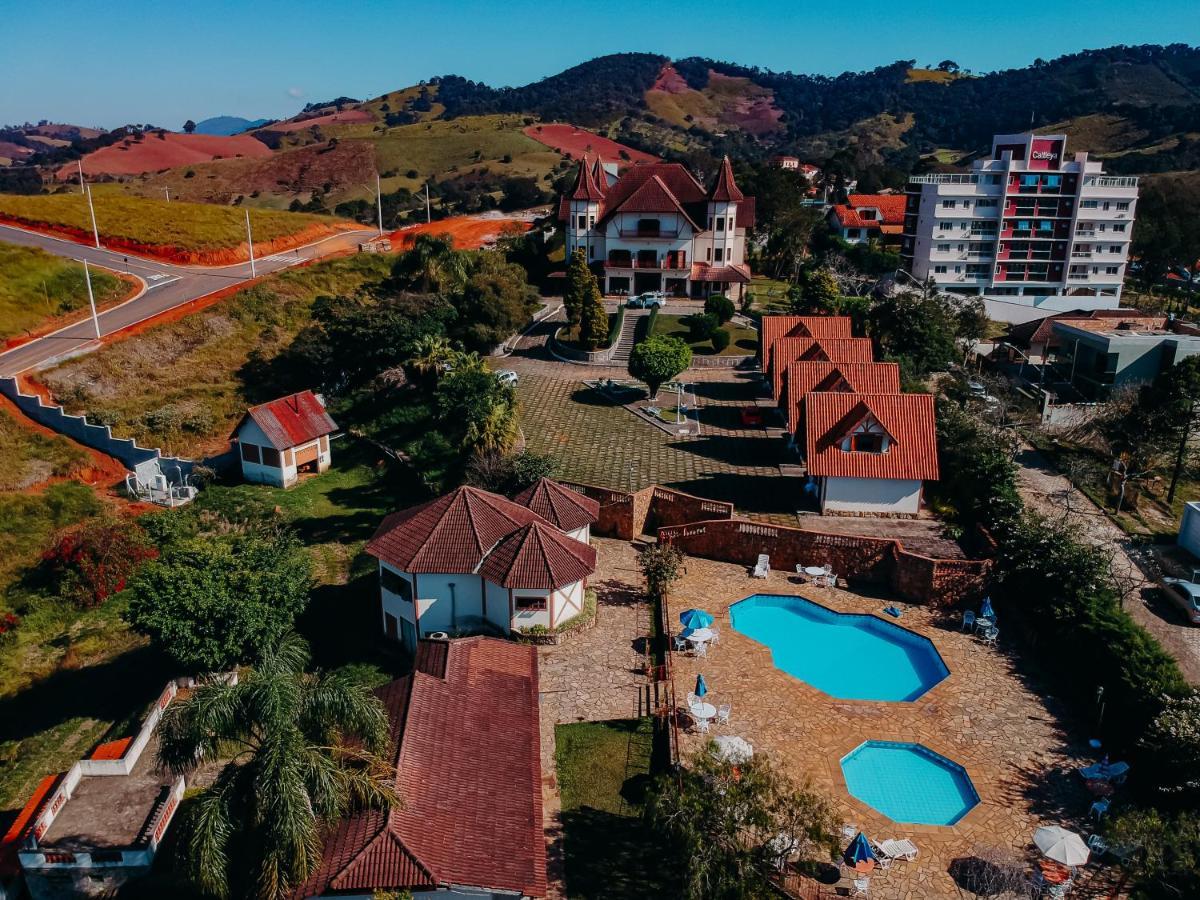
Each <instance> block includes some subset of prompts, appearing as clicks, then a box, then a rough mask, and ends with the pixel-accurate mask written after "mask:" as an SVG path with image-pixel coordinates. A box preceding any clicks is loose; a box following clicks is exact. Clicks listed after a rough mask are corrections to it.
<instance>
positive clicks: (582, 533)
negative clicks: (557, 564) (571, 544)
mask: <svg viewBox="0 0 1200 900" xmlns="http://www.w3.org/2000/svg"><path fill="white" fill-rule="evenodd" d="M567 537H571V538H574V539H575V540H577V541H579V542H580V543H581V544H590V543H591V542H592V526H591V525H584V526H583V527H582V528H576V529H575V530H574V531H568V532H567Z"/></svg>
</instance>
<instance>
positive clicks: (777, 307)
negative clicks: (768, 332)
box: [750, 275, 791, 313]
mask: <svg viewBox="0 0 1200 900" xmlns="http://www.w3.org/2000/svg"><path fill="white" fill-rule="evenodd" d="M789 286H790V285H788V283H787V282H786V281H777V280H776V279H774V278H767V277H766V276H765V275H755V276H754V280H753V281H752V282H751V283H750V292H751V293H752V294H754V309H755V310H756V311H757V312H760V313H788V312H791V304H790V303H788V299H787V291H788V287H789Z"/></svg>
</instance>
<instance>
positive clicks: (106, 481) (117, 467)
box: [0, 384, 126, 496]
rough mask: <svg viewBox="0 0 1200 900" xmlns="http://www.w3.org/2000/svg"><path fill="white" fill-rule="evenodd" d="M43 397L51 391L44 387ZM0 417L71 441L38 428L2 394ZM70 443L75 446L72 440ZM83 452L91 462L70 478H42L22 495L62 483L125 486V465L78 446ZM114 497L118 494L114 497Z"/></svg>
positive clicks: (73, 473)
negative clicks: (77, 482) (78, 482)
mask: <svg viewBox="0 0 1200 900" xmlns="http://www.w3.org/2000/svg"><path fill="white" fill-rule="evenodd" d="M21 390H23V391H25V392H26V393H29V390H28V388H27V387H26V385H24V384H22V386H21ZM39 393H41V394H43V396H47V395H49V391H48V390H46V388H45V386H44V385H42V386H41V391H40V392H39ZM0 415H7V416H11V417H12V419H13V421H15V422H17V424H19V425H20V426H21V427H22V428H24V429H27V430H29V431H32V432H35V433H37V434H42V435H45V436H46V437H58V438H61V439H62V440H65V441H70V438H67V437H65V436H63V435H60V434H59V433H58V432H57V431H54V430H53V429H51V428H47V427H46V426H44V425H39V424H38V423H37V422H35V421H33V420H32V419H30V418H29V417H27V416H26V415H24V414H23V413H22V412H21V411H20V410H19V409H18V408H17V406H16V404H14V403H13V402H12V401H11V400H9V399H8V398H7V397H4V396H2V395H0ZM71 443H74V442H73V441H72V442H71ZM75 446H77V447H79V449H81V450H82V451H83V452H84V453H86V454H87V458H88V462H87V463H86V464H85V465H83V466H80V467H78V468H76V469H75V470H74V471H73V472H71V474H70V475H63V476H52V477H48V478H43V479H40V480H38V481H36V482H34V483H32V484H28V485H26V486H25V487H23V488H22V489H21V493H25V494H36V493H40V492H41V491H42V490H44V489H45V488H46V487H47V486H48V485H51V484H54V483H55V482H59V481H80V482H82V483H83V484H86V485H90V486H92V487H102V488H105V489H108V490H109V491H112V489H113V488H116V487H118V486H120V485H121V484H123V483H124V481H125V472H126V470H125V466H124V465H122V464H121V462H120V461H119V460H116V459H114V458H113V457H111V456H108V455H106V454H104V453H101V452H99V451H98V450H93V449H92V448H91V447H85V446H83V445H82V444H75ZM114 496H115V494H114Z"/></svg>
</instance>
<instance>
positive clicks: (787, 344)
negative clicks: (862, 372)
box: [771, 336, 875, 405]
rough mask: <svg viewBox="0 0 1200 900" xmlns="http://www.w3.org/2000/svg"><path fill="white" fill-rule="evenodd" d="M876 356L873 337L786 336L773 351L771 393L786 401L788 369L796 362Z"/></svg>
mask: <svg viewBox="0 0 1200 900" xmlns="http://www.w3.org/2000/svg"><path fill="white" fill-rule="evenodd" d="M874 358H875V348H874V347H873V345H872V344H871V340H870V338H834V337H822V338H815V337H798V336H796V337H784V338H780V339H779V340H777V341H776V342H775V346H774V347H773V348H772V350H771V363H772V365H771V396H773V397H774V398H775V400H776V402H777V403H779V404H780V405H782V404H784V403H786V402H787V381H786V378H787V370H788V366H790V365H791V364H792V363H794V362H801V361H804V360H819V361H822V362H837V363H842V362H848V363H849V362H858V363H869V362H871V361H872V360H873V359H874Z"/></svg>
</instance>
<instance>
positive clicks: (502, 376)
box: [496, 369, 521, 387]
mask: <svg viewBox="0 0 1200 900" xmlns="http://www.w3.org/2000/svg"><path fill="white" fill-rule="evenodd" d="M496 377H497V378H498V379H499V380H500V383H501V384H508V385H512V386H513V387H516V384H517V382H518V381H520V380H521V379H520V376H518V375H517V373H516V372H514V371H513V370H512V369H501V370H500V371H499V372H497V373H496Z"/></svg>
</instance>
